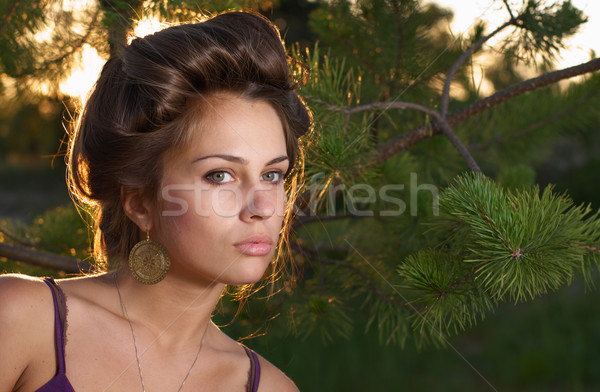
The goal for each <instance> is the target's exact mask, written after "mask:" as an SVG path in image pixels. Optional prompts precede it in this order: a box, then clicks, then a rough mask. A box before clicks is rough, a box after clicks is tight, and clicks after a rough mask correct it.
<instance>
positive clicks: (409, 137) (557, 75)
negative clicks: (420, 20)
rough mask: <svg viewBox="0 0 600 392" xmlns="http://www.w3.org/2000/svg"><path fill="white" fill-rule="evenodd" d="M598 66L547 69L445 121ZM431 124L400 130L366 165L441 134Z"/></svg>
mask: <svg viewBox="0 0 600 392" xmlns="http://www.w3.org/2000/svg"><path fill="white" fill-rule="evenodd" d="M598 69H600V58H597V59H593V60H590V61H588V62H587V63H582V64H579V65H576V66H573V67H569V68H565V69H562V70H558V71H553V72H548V73H545V74H543V75H540V76H537V77H535V78H531V79H528V80H525V81H523V82H520V83H517V84H514V85H512V86H510V87H507V88H505V89H503V90H500V91H499V92H497V93H495V94H493V95H491V96H489V97H487V98H484V99H481V100H479V101H476V102H474V103H472V104H471V105H469V106H467V107H466V108H463V109H461V110H459V111H457V112H455V113H453V114H451V115H450V116H448V118H447V123H448V125H450V126H453V125H456V124H460V123H461V122H463V121H465V120H467V119H468V118H470V117H473V116H474V115H476V114H479V113H481V112H483V111H485V110H488V109H491V108H492V107H494V106H496V105H499V104H501V103H503V102H505V101H507V100H509V99H511V98H514V97H516V96H518V95H521V94H524V93H526V92H529V91H533V90H535V89H538V88H540V87H545V86H547V85H550V84H553V83H556V82H558V81H560V80H564V79H568V78H572V77H574V76H579V75H583V74H586V73H589V72H593V71H596V70H598ZM433 125H434V126H433V127H431V126H427V125H421V126H419V127H417V128H414V129H412V130H410V131H408V132H405V133H403V134H402V135H399V136H397V137H395V138H394V139H391V140H390V141H388V142H387V143H386V144H384V145H382V146H379V147H378V148H377V153H376V155H375V156H371V157H369V158H368V161H369V163H368V164H367V166H368V167H373V166H377V165H379V164H381V163H383V162H385V161H387V160H388V159H390V158H391V157H392V156H393V155H395V154H397V153H398V152H400V151H404V150H406V149H408V148H409V147H412V146H414V145H415V144H418V143H420V142H422V141H423V140H425V139H428V138H430V137H431V136H433V135H439V134H441V133H442V130H441V129H440V128H439V127H438V126H436V124H433Z"/></svg>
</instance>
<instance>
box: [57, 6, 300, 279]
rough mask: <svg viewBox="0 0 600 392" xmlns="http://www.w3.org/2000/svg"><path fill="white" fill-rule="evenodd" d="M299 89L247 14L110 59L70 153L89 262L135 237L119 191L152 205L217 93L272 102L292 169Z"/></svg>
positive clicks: (113, 253) (280, 50) (124, 250)
mask: <svg viewBox="0 0 600 392" xmlns="http://www.w3.org/2000/svg"><path fill="white" fill-rule="evenodd" d="M296 87H297V86H296V84H295V83H293V82H292V80H291V77H290V72H289V66H288V63H287V57H286V53H285V50H284V47H283V44H282V41H281V38H280V36H279V33H278V31H277V30H276V28H275V27H274V26H273V25H272V24H271V23H270V22H269V21H268V20H266V19H264V18H263V17H261V16H259V15H256V14H253V13H247V12H228V13H224V14H220V15H218V16H216V17H214V18H212V19H209V20H207V21H205V22H202V23H197V24H185V25H178V26H172V27H169V28H167V29H164V30H162V31H159V32H157V33H155V34H153V35H150V36H146V37H144V38H136V39H134V40H133V41H132V42H131V44H130V45H129V46H127V47H126V48H124V50H123V51H122V53H121V54H119V55H118V56H115V57H111V58H110V59H109V60H108V61H107V63H106V64H105V65H104V68H103V69H102V73H101V75H100V77H99V79H98V81H97V82H96V85H95V88H94V90H93V92H92V94H91V95H90V97H89V100H88V101H87V104H86V105H85V107H84V110H83V111H82V113H81V116H80V118H79V122H78V123H77V124H76V127H75V129H74V132H73V134H72V135H71V139H70V141H69V151H68V178H69V188H70V191H71V194H72V196H73V199H74V200H75V201H76V202H79V203H82V204H84V205H85V206H88V208H89V209H90V210H91V212H92V217H93V221H94V259H95V261H96V262H97V263H99V264H100V265H102V266H103V267H107V266H108V265H106V264H107V263H110V265H111V266H115V265H118V264H120V263H122V261H123V260H126V259H127V255H128V253H129V251H130V249H131V248H132V247H133V245H134V244H135V243H136V242H138V241H139V239H140V234H141V233H140V231H139V229H138V227H137V226H136V225H135V224H134V223H133V222H132V221H131V220H130V219H129V218H128V217H127V216H126V215H125V212H124V210H123V206H122V203H121V188H122V187H124V189H125V190H126V191H127V190H131V191H138V192H141V194H142V195H144V196H145V197H148V198H150V200H153V202H154V203H156V205H157V206H158V205H159V204H158V202H159V187H160V182H161V179H162V173H163V168H162V162H163V158H164V157H165V154H167V153H169V152H172V151H176V149H178V148H182V147H184V145H185V143H186V141H187V140H189V139H190V137H191V135H190V133H192V132H193V130H195V129H198V126H197V125H194V124H193V123H194V122H198V119H199V118H200V122H201V121H202V112H203V110H202V108H203V107H205V106H206V104H207V103H208V102H209V101H208V100H209V98H210V97H211V95H212V94H214V93H218V92H232V93H235V94H239V95H240V96H241V97H244V98H247V99H251V100H261V101H265V102H267V103H269V104H270V105H271V106H272V107H273V108H274V109H275V111H276V112H277V114H278V115H279V117H280V119H281V122H282V124H283V129H284V132H285V138H286V146H287V153H288V156H289V158H290V168H292V167H293V166H294V164H295V163H296V162H297V161H298V154H299V147H298V140H297V138H298V137H300V136H302V135H303V134H305V133H306V132H307V130H308V128H309V126H310V115H309V112H308V110H307V108H306V106H305V105H304V103H303V101H302V100H301V99H300V98H299V96H298V95H297V94H296V92H295V89H296ZM208 104H209V103H208ZM192 111H193V113H192ZM290 170H292V169H290ZM288 172H289V171H288ZM288 210H289V209H288ZM288 218H289V216H288Z"/></svg>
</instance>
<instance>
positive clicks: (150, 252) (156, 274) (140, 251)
mask: <svg viewBox="0 0 600 392" xmlns="http://www.w3.org/2000/svg"><path fill="white" fill-rule="evenodd" d="M170 266H171V262H170V261H169V254H168V253H167V250H166V249H165V247H164V246H162V244H160V243H158V242H156V241H153V240H151V239H150V232H149V231H147V232H146V239H145V240H143V241H140V242H138V243H137V244H135V245H134V246H133V248H132V249H131V252H129V270H130V271H131V274H132V275H133V277H134V278H135V279H136V280H137V281H138V282H140V283H143V284H156V283H158V282H160V281H161V280H163V279H164V278H165V276H167V272H169V267H170Z"/></svg>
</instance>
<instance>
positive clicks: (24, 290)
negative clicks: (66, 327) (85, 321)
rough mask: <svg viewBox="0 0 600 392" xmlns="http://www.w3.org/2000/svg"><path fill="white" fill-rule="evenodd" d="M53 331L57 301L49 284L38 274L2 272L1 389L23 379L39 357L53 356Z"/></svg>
mask: <svg viewBox="0 0 600 392" xmlns="http://www.w3.org/2000/svg"><path fill="white" fill-rule="evenodd" d="M53 333H54V305H53V300H52V294H51V292H50V289H49V288H48V286H47V285H46V284H45V283H44V282H43V281H41V280H40V279H38V278H32V277H29V276H25V275H16V274H8V275H1V276H0V347H2V355H1V356H0V369H2V370H0V374H1V375H2V376H1V377H0V379H2V381H0V391H3V390H6V389H5V388H7V386H8V387H10V386H11V385H12V386H15V385H16V383H17V381H18V380H21V381H22V380H23V378H22V375H23V374H24V372H25V370H26V369H28V368H31V367H30V365H31V364H32V362H33V361H34V360H35V358H36V357H39V356H44V355H50V357H51V358H52V357H53V356H54V355H53V354H54V351H53V348H54V339H53ZM50 370H51V368H50ZM8 390H12V388H10V389H8Z"/></svg>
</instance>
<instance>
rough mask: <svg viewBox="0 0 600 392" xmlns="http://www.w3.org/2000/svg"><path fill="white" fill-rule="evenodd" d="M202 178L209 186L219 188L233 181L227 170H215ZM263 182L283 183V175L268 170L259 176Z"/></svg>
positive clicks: (278, 171)
mask: <svg viewBox="0 0 600 392" xmlns="http://www.w3.org/2000/svg"><path fill="white" fill-rule="evenodd" d="M204 178H205V179H206V180H207V181H208V183H209V184H211V185H215V186H219V185H223V184H228V183H230V182H232V181H234V178H233V176H232V175H231V173H229V172H228V171H227V170H215V171H212V172H210V173H208V174H207V175H206V176H204ZM261 179H262V180H263V181H267V182H269V183H272V184H279V183H281V182H283V179H284V174H283V172H282V171H281V170H270V171H268V172H266V173H264V174H263V175H262V176H261Z"/></svg>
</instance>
